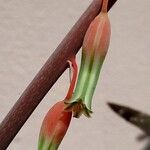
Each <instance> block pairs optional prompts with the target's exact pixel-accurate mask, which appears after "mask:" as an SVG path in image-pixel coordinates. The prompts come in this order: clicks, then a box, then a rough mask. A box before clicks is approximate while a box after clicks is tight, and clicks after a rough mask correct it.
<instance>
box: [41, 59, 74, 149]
mask: <svg viewBox="0 0 150 150" xmlns="http://www.w3.org/2000/svg"><path fill="white" fill-rule="evenodd" d="M69 64H70V67H71V68H72V70H73V77H72V80H71V83H70V87H69V90H68V93H67V96H66V97H65V100H69V99H70V98H71V96H72V93H73V90H74V86H75V82H76V77H77V65H76V62H75V58H73V59H71V61H69ZM71 118H72V112H71V111H69V112H68V111H66V110H65V104H64V100H63V101H60V102H57V103H56V104H55V105H54V106H53V107H52V108H51V109H50V110H49V111H48V113H47V114H46V116H45V118H44V120H43V123H42V127H41V131H40V135H39V143H38V150H57V149H58V146H59V145H60V143H61V141H62V139H63V137H64V136H65V134H66V132H67V129H68V127H69V124H70V121H71Z"/></svg>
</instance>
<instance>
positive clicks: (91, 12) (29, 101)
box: [0, 0, 117, 150]
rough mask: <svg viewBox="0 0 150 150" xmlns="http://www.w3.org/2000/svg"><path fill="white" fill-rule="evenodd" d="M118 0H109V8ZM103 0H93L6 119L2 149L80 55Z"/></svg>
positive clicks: (0, 140)
mask: <svg viewBox="0 0 150 150" xmlns="http://www.w3.org/2000/svg"><path fill="white" fill-rule="evenodd" d="M101 1H102V0H101ZM116 1H117V0H109V9H110V8H111V6H112V5H113V4H114V3H115V2H116ZM99 2H100V0H94V1H93V2H92V3H91V5H90V6H89V7H88V9H87V10H86V11H85V12H84V14H83V15H82V16H81V17H80V19H79V20H78V21H77V23H76V24H75V25H74V26H73V28H72V29H71V31H70V32H69V33H68V34H67V36H66V37H65V38H64V40H63V41H62V42H61V43H60V45H59V46H58V47H57V49H56V50H55V51H54V53H53V54H52V55H51V56H50V58H49V59H48V60H47V62H46V63H45V64H44V66H43V67H42V69H41V70H40V71H39V73H38V74H37V75H36V76H35V78H34V79H33V80H32V82H31V83H30V84H29V86H28V87H27V88H26V90H25V91H24V92H23V94H22V95H21V97H20V98H19V99H18V101H17V102H16V103H15V105H14V106H13V107H12V109H11V110H10V111H9V113H8V114H7V116H6V117H5V118H4V120H3V121H2V123H1V124H0V150H5V149H6V148H7V147H8V145H9V144H10V143H11V141H12V140H13V139H14V137H15V136H16V134H17V133H18V132H19V130H20V129H21V127H22V126H23V125H24V123H25V122H26V121H27V119H28V118H29V116H30V115H31V114H32V112H33V111H34V109H35V108H36V107H37V106H38V104H39V103H40V102H41V100H42V99H43V97H44V96H45V95H46V94H47V92H48V91H49V90H50V88H51V87H52V86H53V85H54V83H55V82H56V81H57V79H58V78H59V77H60V76H61V74H62V73H63V72H64V71H65V70H66V68H67V60H69V59H70V58H72V57H73V56H74V55H76V53H77V52H78V50H79V49H80V47H81V45H82V41H83V38H84V35H85V32H86V30H87V28H88V26H89V24H90V23H91V21H92V20H93V19H94V18H95V16H96V15H97V14H98V13H99V12H100V7H99Z"/></svg>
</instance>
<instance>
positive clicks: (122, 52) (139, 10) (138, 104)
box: [0, 0, 150, 150]
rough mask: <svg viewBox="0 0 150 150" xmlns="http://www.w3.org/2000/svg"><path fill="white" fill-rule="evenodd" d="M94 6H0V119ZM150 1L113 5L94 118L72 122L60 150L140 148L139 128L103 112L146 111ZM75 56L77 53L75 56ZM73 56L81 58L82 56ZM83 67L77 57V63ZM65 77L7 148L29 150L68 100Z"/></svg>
mask: <svg viewBox="0 0 150 150" xmlns="http://www.w3.org/2000/svg"><path fill="white" fill-rule="evenodd" d="M90 2H91V0H63V1H62V0H44V1H43V0H32V1H31V0H21V1H20V0H15V1H13V0H0V121H2V119H3V118H4V116H5V115H6V114H7V113H8V111H9V109H10V108H11V106H12V105H13V104H14V103H15V102H16V100H17V99H18V98H19V96H20V95H21V93H22V92H23V90H24V89H25V88H26V86H27V85H28V84H29V82H30V81H31V80H32V79H33V77H34V76H35V74H36V73H37V72H38V71H39V69H40V68H41V67H42V65H43V64H44V63H45V61H46V60H47V58H48V57H49V56H50V55H51V53H52V52H53V51H54V49H55V48H56V47H57V45H58V44H59V43H60V41H61V40H62V39H63V37H64V36H65V35H66V34H67V32H68V31H69V29H70V28H71V27H72V26H73V24H74V23H75V22H76V21H77V19H78V18H79V16H80V15H81V14H82V13H83V12H84V10H85V9H86V8H87V6H88V5H89V4H90ZM149 8H150V1H149V0H144V1H143V0H132V1H131V0H118V2H117V3H116V5H115V6H114V7H113V9H112V10H111V11H110V13H109V14H110V19H111V24H112V39H111V44H110V49H109V53H108V55H107V58H106V61H105V63H104V66H103V70H102V73H101V78H100V80H99V83H98V86H97V89H96V92H95V95H94V99H93V111H94V114H93V116H92V118H91V119H86V118H85V117H82V118H81V119H80V120H77V119H74V120H73V121H72V124H71V126H70V128H69V131H68V133H67V136H66V137H65V139H64V140H63V143H62V144H61V146H60V149H61V150H77V149H82V150H91V149H92V150H97V149H99V150H141V148H142V147H144V144H145V142H137V140H136V137H137V136H138V135H139V134H140V133H141V131H140V130H138V129H136V128H134V127H133V126H131V125H129V124H127V123H126V122H125V121H124V120H122V119H120V118H119V117H118V116H116V114H114V113H113V112H111V111H110V110H109V108H108V107H107V106H106V102H107V101H113V102H119V103H121V104H125V105H130V106H132V107H134V108H137V109H140V110H143V111H145V112H147V113H150V109H149V108H150V92H149V89H150V78H149V77H150V59H149V57H150V50H149V48H150V42H149V38H150V17H149V15H150V11H149V10H148V9H149ZM79 55H80V54H79ZM79 55H78V56H79ZM78 62H80V56H79V57H78ZM67 82H68V83H69V78H68V72H66V73H65V74H63V76H62V77H61V78H60V80H59V81H58V82H57V83H56V84H55V86H53V88H52V89H51V91H50V92H49V93H48V94H47V95H46V97H45V98H44V100H43V101H42V102H41V104H40V105H39V106H38V108H37V109H36V110H35V111H34V113H33V115H32V116H31V117H30V118H29V120H28V121H27V122H26V124H25V125H24V127H23V128H22V129H21V131H20V132H19V134H18V135H17V136H16V138H15V139H14V141H13V142H12V144H11V145H10V146H9V148H8V150H20V149H21V150H34V149H36V148H37V139H38V133H39V128H40V126H41V122H42V118H43V117H44V115H45V113H46V112H47V111H48V109H49V107H51V106H52V105H53V104H54V103H55V102H56V100H61V99H63V97H64V96H65V93H66V90H67V87H68V84H66V83H67Z"/></svg>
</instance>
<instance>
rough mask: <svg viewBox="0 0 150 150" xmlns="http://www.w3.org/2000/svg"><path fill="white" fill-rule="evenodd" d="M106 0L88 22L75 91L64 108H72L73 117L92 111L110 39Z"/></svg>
mask: <svg viewBox="0 0 150 150" xmlns="http://www.w3.org/2000/svg"><path fill="white" fill-rule="evenodd" d="M107 5H108V0H103V4H102V11H101V12H100V14H99V15H98V16H97V17H96V18H95V19H94V20H93V22H92V23H91V24H90V26H89V28H88V30H87V32H86V35H85V38H84V41H83V47H82V58H81V66H80V71H79V77H78V81H77V85H76V88H75V92H74V94H73V96H72V98H71V101H67V102H66V104H67V107H66V109H68V110H70V109H71V110H72V111H73V114H74V117H79V116H80V115H81V114H85V115H86V116H88V117H89V116H90V114H91V113H92V110H91V103H92V97H93V93H94V90H95V87H96V85H97V81H98V78H99V74H100V70H101V67H102V64H103V61H104V59H105V56H106V53H107V50H108V47H109V41H110V33H111V29H110V22H109V18H108V14H107Z"/></svg>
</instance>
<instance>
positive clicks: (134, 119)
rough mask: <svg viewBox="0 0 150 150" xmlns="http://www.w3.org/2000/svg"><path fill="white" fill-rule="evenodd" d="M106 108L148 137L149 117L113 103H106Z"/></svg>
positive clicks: (149, 134)
mask: <svg viewBox="0 0 150 150" xmlns="http://www.w3.org/2000/svg"><path fill="white" fill-rule="evenodd" d="M108 106H109V107H110V108H111V109H112V110H113V111H114V112H115V113H117V114H118V115H119V116H120V117H122V118H123V119H125V120H126V121H128V122H130V123H131V124H133V125H135V126H136V127H138V128H140V129H141V130H142V131H144V133H145V134H146V136H150V115H148V114H146V113H143V112H140V111H138V110H135V109H132V108H130V107H127V106H122V105H118V104H115V103H108Z"/></svg>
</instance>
